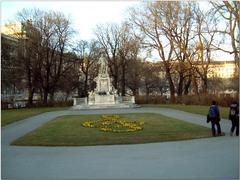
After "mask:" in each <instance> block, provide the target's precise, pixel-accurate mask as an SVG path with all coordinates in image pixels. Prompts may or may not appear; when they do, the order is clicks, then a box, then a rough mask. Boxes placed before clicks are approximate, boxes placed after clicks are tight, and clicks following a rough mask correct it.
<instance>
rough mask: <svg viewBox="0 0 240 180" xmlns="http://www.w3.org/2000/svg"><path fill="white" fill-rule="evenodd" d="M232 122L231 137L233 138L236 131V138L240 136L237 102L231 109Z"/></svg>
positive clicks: (233, 103)
mask: <svg viewBox="0 0 240 180" xmlns="http://www.w3.org/2000/svg"><path fill="white" fill-rule="evenodd" d="M228 119H230V120H231V121H232V127H231V130H230V135H231V136H232V135H233V133H234V130H235V129H236V136H239V104H238V102H236V101H233V102H232V104H231V105H230V109H229V117H228Z"/></svg>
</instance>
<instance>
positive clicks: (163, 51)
mask: <svg viewBox="0 0 240 180" xmlns="http://www.w3.org/2000/svg"><path fill="white" fill-rule="evenodd" d="M169 6H171V2H148V3H147V4H146V5H145V6H144V9H143V10H138V9H132V10H131V12H130V15H131V21H132V22H133V23H134V24H135V26H136V27H137V28H138V30H139V31H140V32H141V33H142V34H143V35H144V37H145V40H144V46H145V47H150V48H153V49H155V50H157V52H158V55H159V57H160V59H161V60H162V61H163V64H164V68H165V72H166V79H167V80H168V83H169V88H170V94H171V99H172V100H174V96H175V86H174V82H173V79H172V75H171V71H172V63H171V62H172V61H173V57H174V44H173V42H172V41H171V40H169V39H167V38H166V36H165V33H164V29H163V28H162V27H167V26H168V23H169V22H168V19H167V18H166V17H167V16H166V13H167V9H168V10H170V9H171V8H169ZM174 13H175V12H174ZM174 13H172V15H174Z"/></svg>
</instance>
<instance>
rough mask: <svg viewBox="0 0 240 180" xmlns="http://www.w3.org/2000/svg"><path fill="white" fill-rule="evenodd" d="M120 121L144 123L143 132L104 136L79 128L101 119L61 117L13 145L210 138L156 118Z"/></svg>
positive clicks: (134, 117) (147, 115)
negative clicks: (86, 123)
mask: <svg viewBox="0 0 240 180" xmlns="http://www.w3.org/2000/svg"><path fill="white" fill-rule="evenodd" d="M120 117H121V118H124V119H128V120H136V121H144V122H145V124H144V129H143V130H141V131H136V132H122V133H113V132H103V131H99V129H96V128H86V127H83V126H82V123H83V122H85V121H89V120H99V119H101V115H82V116H61V117H58V118H56V119H54V120H51V121H49V122H48V123H46V124H44V125H43V126H41V127H39V128H37V129H36V130H34V131H32V132H30V133H28V134H26V135H25V136H23V137H20V138H19V139H17V140H15V141H14V142H13V143H12V145H23V146H88V145H112V144H138V143H150V142H162V141H176V140H186V139H194V138H204V137H210V136H211V130H210V129H209V128H206V127H203V126H199V125H195V124H191V123H187V122H184V121H180V120H177V119H173V118H169V117H165V116H162V115H159V114H152V113H142V114H124V115H120Z"/></svg>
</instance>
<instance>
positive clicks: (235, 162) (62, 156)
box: [1, 108, 239, 180]
mask: <svg viewBox="0 0 240 180" xmlns="http://www.w3.org/2000/svg"><path fill="white" fill-rule="evenodd" d="M146 112H149V113H159V114H163V115H165V116H169V117H173V118H177V119H181V120H184V121H187V122H192V123H196V124H200V125H203V126H206V127H210V124H207V123H206V117H205V116H201V115H196V114H191V113H186V112H182V111H178V110H172V109H167V108H135V109H108V110H81V111H80V110H78V111H71V110H69V111H57V112H48V113H43V114H40V115H37V116H34V117H31V118H28V119H26V120H22V121H18V122H16V123H13V124H10V125H8V126H6V127H3V128H2V142H1V143H2V162H1V163H2V164H1V165H2V179H86V178H93V179H96V178H99V179H125V178H127V179H139V178H144V179H153V178H155V179H166V178H168V179H186V178H188V179H196V178H197V179H209V178H211V179H223V180H224V179H239V139H238V137H230V136H229V133H228V132H229V129H230V122H229V121H227V120H222V121H221V127H222V130H223V131H224V132H225V133H226V136H222V137H215V138H206V139H195V140H187V141H177V142H163V143H149V144H136V145H112V146H87V147H20V146H9V143H10V142H12V141H13V140H15V139H17V138H18V137H21V136H23V135H24V134H26V133H28V132H30V131H32V130H34V129H36V128H37V127H39V126H41V125H42V124H44V123H46V122H47V121H49V120H51V119H53V118H55V117H58V116H62V115H78V114H79V115H81V114H108V113H109V114H110V113H118V114H120V113H146Z"/></svg>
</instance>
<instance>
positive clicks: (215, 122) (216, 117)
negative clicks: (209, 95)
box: [207, 101, 224, 136]
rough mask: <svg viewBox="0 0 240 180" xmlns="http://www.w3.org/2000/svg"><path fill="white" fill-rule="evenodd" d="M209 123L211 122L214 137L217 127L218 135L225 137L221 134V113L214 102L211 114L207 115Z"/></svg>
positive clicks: (210, 109)
mask: <svg viewBox="0 0 240 180" xmlns="http://www.w3.org/2000/svg"><path fill="white" fill-rule="evenodd" d="M207 122H211V125H212V135H213V136H216V129H215V126H217V135H218V136H221V135H224V134H222V132H221V126H220V112H219V108H218V106H217V103H216V101H212V105H211V106H210V108H209V112H208V115H207Z"/></svg>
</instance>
